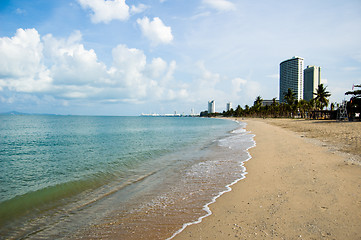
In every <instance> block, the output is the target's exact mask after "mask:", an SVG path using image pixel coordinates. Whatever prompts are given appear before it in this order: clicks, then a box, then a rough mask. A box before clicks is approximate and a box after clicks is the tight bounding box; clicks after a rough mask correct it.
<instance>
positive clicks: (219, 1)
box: [203, 0, 236, 12]
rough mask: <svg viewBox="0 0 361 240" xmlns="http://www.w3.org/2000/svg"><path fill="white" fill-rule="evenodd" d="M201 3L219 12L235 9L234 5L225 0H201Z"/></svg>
mask: <svg viewBox="0 0 361 240" xmlns="http://www.w3.org/2000/svg"><path fill="white" fill-rule="evenodd" d="M203 4H205V5H207V6H208V7H210V8H213V9H216V10H218V11H221V12H223V11H233V10H235V9H236V7H235V5H234V4H233V3H232V2H230V1H227V0H203Z"/></svg>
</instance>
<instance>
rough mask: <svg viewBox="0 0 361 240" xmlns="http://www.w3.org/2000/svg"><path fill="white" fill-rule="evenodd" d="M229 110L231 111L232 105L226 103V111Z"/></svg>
mask: <svg viewBox="0 0 361 240" xmlns="http://www.w3.org/2000/svg"><path fill="white" fill-rule="evenodd" d="M231 109H232V103H231V102H229V103H227V105H226V111H227V112H228V111H230V110H231Z"/></svg>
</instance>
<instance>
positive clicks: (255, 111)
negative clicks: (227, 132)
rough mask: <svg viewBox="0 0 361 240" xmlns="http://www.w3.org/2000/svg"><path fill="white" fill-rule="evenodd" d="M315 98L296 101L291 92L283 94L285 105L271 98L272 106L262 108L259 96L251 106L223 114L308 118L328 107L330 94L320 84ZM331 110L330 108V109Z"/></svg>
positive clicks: (261, 100)
mask: <svg viewBox="0 0 361 240" xmlns="http://www.w3.org/2000/svg"><path fill="white" fill-rule="evenodd" d="M314 95H315V98H313V99H311V100H310V101H306V100H300V101H298V100H297V99H296V94H295V93H294V92H293V91H292V90H291V89H288V91H287V92H286V93H285V97H284V99H285V101H286V102H285V103H278V102H277V101H276V98H273V100H272V104H271V105H267V106H262V102H263V99H262V97H261V96H258V97H257V98H256V99H255V101H254V103H253V106H251V107H250V106H248V105H246V106H245V107H244V108H242V107H241V106H240V105H238V106H237V108H236V109H235V110H233V109H231V110H230V111H227V112H223V115H224V116H234V117H295V116H299V117H301V118H308V117H310V113H311V112H312V111H315V110H318V111H320V110H323V109H324V108H325V107H327V106H328V103H329V100H328V98H329V97H330V96H331V94H330V93H329V92H328V91H326V87H324V86H323V84H320V85H319V86H318V88H317V91H316V92H315V93H314ZM331 108H332V107H331Z"/></svg>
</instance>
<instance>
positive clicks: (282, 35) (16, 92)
mask: <svg viewBox="0 0 361 240" xmlns="http://www.w3.org/2000/svg"><path fill="white" fill-rule="evenodd" d="M293 56H301V57H303V58H304V59H305V66H307V65H317V66H320V67H321V76H322V81H323V82H324V83H325V84H326V85H327V86H328V90H329V91H330V92H331V94H332V97H331V101H332V102H335V101H337V102H340V101H342V99H344V98H345V96H344V93H345V92H346V91H348V90H350V89H351V88H352V85H353V84H356V83H361V1H360V0H337V1H336V0H312V1H308V0H304V1H298V0H297V1H296V0H277V1H270V0H258V1H251V0H192V1H185V0H133V1H131V0H126V1H125V0H108V1H105V0H59V1H49V0H32V1H29V0H1V1H0V112H7V111H13V110H15V111H21V112H28V113H56V114H86V115H139V114H141V113H155V112H157V113H173V112H174V111H177V112H178V113H183V112H184V113H190V111H191V109H192V108H193V109H194V110H195V112H200V111H202V110H206V109H207V102H208V100H212V99H214V100H215V101H216V110H217V111H223V110H224V109H225V106H226V103H227V102H229V101H231V102H232V103H233V106H236V105H238V104H240V105H241V106H244V105H246V104H248V105H252V104H253V101H254V99H255V98H256V97H257V96H258V95H260V96H261V97H262V98H263V99H272V98H273V97H277V98H278V94H279V93H278V91H279V90H278V89H279V63H280V62H282V61H283V60H286V59H289V58H291V57H293Z"/></svg>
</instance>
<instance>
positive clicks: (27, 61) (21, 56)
mask: <svg viewBox="0 0 361 240" xmlns="http://www.w3.org/2000/svg"><path fill="white" fill-rule="evenodd" d="M42 51H43V44H42V43H41V41H40V36H39V34H38V32H37V31H36V30H35V29H26V30H23V29H18V30H17V31H16V34H15V36H14V37H12V38H7V37H3V38H0V56H1V58H0V79H1V81H0V89H3V88H5V87H7V88H9V89H10V90H14V91H22V92H41V91H45V90H47V89H48V88H49V85H50V84H51V78H50V77H49V71H48V70H47V69H46V67H45V66H44V64H43V54H42Z"/></svg>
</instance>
